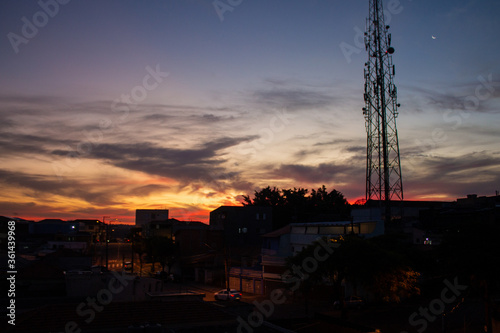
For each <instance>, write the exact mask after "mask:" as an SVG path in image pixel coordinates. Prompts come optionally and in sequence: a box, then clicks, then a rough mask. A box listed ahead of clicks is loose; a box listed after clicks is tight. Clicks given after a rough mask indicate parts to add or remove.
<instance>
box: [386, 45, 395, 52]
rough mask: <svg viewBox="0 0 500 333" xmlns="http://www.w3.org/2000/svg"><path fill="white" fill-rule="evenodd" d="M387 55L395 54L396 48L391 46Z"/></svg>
mask: <svg viewBox="0 0 500 333" xmlns="http://www.w3.org/2000/svg"><path fill="white" fill-rule="evenodd" d="M387 53H389V54H393V53H394V48H393V47H392V46H391V47H389V48H388V49H387Z"/></svg>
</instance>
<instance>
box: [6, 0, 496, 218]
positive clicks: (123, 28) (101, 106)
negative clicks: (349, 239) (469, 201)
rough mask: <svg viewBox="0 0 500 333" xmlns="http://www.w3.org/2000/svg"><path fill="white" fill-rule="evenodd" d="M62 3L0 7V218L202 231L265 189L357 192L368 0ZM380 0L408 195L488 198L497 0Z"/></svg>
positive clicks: (361, 188) (492, 182) (492, 180)
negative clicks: (171, 221)
mask: <svg viewBox="0 0 500 333" xmlns="http://www.w3.org/2000/svg"><path fill="white" fill-rule="evenodd" d="M59 1H60V2H61V3H62V4H61V3H59V2H55V0H41V1H40V2H38V1H17V0H6V1H1V2H0V32H1V42H0V60H1V62H0V68H1V70H0V118H1V119H0V123H1V127H0V131H1V132H0V140H1V144H0V151H1V155H0V158H1V164H0V186H1V189H2V191H1V192H0V215H4V216H19V217H22V218H27V219H35V220H40V219H43V218H61V219H73V218H99V219H101V218H102V216H110V217H111V219H116V220H117V221H122V222H133V221H134V218H135V210H136V209H138V208H167V209H170V215H171V217H174V218H178V219H184V220H190V219H191V220H201V221H205V222H206V221H208V212H209V211H210V210H213V209H215V208H217V207H219V206H221V205H238V204H239V200H241V195H243V194H252V193H253V191H254V190H258V189H260V188H262V187H266V186H268V185H270V186H277V187H280V188H293V187H305V188H308V189H311V188H318V187H320V186H321V185H323V184H324V185H326V187H327V189H328V190H333V189H336V190H338V191H340V192H342V193H343V194H344V195H345V196H346V198H347V199H348V200H349V201H351V202H354V201H356V200H357V199H359V198H363V197H364V194H365V167H366V152H365V150H366V132H365V124H364V118H363V115H362V111H361V108H362V107H363V106H364V101H363V83H364V81H363V69H364V63H365V61H366V59H367V54H366V52H365V50H364V45H363V44H362V33H363V32H364V29H365V19H366V17H367V15H368V3H369V1H368V0H349V1H340V0H301V1H299V0H274V1H269V0H231V1H228V0H221V1H219V2H218V3H219V7H218V8H219V11H217V9H216V8H215V7H214V1H212V0H175V1H173V0H168V1H167V0H163V1H160V0H156V1H153V0H152V1H139V0H120V1H118V0H107V1H97V0H85V1H83V0H72V1H68V0H64V1H63V0H59ZM215 3H217V2H215ZM221 3H222V4H224V6H226V7H222V5H220V4H221ZM228 3H232V4H233V5H229V4H228ZM384 5H385V7H386V8H387V16H386V19H387V22H386V24H389V25H390V26H391V28H390V32H391V34H392V44H393V46H394V48H395V50H396V52H395V53H394V55H393V62H394V64H395V65H396V76H395V78H394V80H395V84H396V85H397V87H398V93H399V96H398V97H399V98H398V100H399V103H401V108H400V110H399V111H400V115H399V118H398V123H397V124H398V132H399V141H400V152H401V164H402V169H403V170H402V173H403V186H404V195H405V199H409V200H450V201H451V200H455V199H456V198H457V197H464V196H466V195H467V194H470V193H476V194H478V195H494V194H495V190H500V145H499V142H500V130H499V125H500V60H499V59H500V42H499V40H500V39H499V33H500V20H499V19H498V17H499V14H500V2H499V1H497V0H472V1H470V0H453V1H452V0H445V1H438V2H436V1H431V0H413V1H412V0H401V1H397V0H391V1H388V0H386V1H384ZM43 7H45V9H43ZM221 8H222V9H221Z"/></svg>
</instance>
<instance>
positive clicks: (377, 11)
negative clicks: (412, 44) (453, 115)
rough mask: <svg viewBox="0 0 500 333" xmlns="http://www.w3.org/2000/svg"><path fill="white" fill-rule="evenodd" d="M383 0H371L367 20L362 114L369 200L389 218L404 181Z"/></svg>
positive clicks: (390, 52) (390, 47)
mask: <svg viewBox="0 0 500 333" xmlns="http://www.w3.org/2000/svg"><path fill="white" fill-rule="evenodd" d="M384 21H385V20H384V10H383V6H382V0H370V14H369V17H368V18H367V21H366V32H365V48H366V51H367V52H368V61H367V62H366V63H365V70H364V77H365V92H364V99H365V107H364V108H363V115H364V117H365V121H366V122H365V125H366V132H367V150H366V155H367V159H366V200H370V199H371V200H378V201H379V202H380V203H382V204H383V205H384V206H385V219H386V220H388V219H390V215H391V211H390V206H391V205H390V201H391V200H394V201H396V200H398V201H402V200H403V182H402V178H401V163H400V157H399V142H398V131H397V128H396V118H397V116H398V107H399V106H400V105H399V104H398V103H397V89H396V86H395V85H394V81H393V77H394V75H395V67H394V65H393V63H392V54H393V53H394V48H393V47H392V46H391V34H389V33H388V30H389V26H386V25H385V22H384Z"/></svg>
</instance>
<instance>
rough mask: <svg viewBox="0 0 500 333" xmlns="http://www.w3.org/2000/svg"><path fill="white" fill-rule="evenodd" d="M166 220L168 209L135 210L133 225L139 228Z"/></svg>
mask: <svg viewBox="0 0 500 333" xmlns="http://www.w3.org/2000/svg"><path fill="white" fill-rule="evenodd" d="M166 220H168V209H136V210H135V225H136V226H138V227H140V226H143V225H145V224H148V223H151V222H157V221H166Z"/></svg>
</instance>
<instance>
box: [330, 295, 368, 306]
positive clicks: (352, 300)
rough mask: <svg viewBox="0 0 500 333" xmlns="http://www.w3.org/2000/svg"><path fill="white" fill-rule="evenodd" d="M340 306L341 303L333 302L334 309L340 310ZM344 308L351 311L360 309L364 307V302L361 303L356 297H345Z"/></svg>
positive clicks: (359, 298) (361, 300)
mask: <svg viewBox="0 0 500 333" xmlns="http://www.w3.org/2000/svg"><path fill="white" fill-rule="evenodd" d="M341 306H342V304H341V301H340V300H339V301H335V302H334V303H333V307H334V308H336V309H340V307H341ZM344 306H345V307H346V308H351V309H361V308H362V307H364V306H365V302H363V299H361V297H358V296H351V297H346V298H345V300H344Z"/></svg>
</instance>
